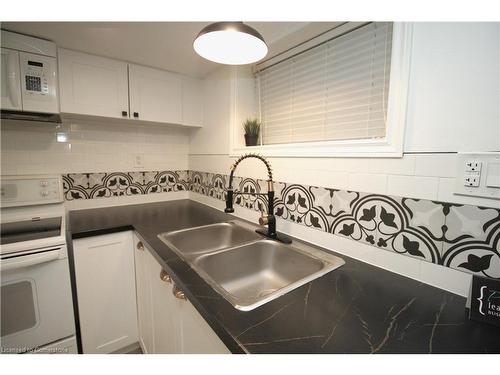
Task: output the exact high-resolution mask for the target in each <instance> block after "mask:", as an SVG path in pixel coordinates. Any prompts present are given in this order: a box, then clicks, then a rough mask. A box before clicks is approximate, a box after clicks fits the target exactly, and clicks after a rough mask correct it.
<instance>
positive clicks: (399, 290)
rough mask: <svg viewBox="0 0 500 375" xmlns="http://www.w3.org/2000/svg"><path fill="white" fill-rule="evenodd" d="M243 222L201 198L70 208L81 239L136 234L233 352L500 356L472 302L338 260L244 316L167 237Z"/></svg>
mask: <svg viewBox="0 0 500 375" xmlns="http://www.w3.org/2000/svg"><path fill="white" fill-rule="evenodd" d="M230 219H234V217H233V216H230V215H227V214H225V213H223V212H221V211H218V210H216V209H213V208H211V207H208V206H205V205H203V204H200V203H197V202H194V201H191V200H177V201H169V202H161V203H148V204H140V205H128V206H118V207H112V208H109V207H108V208H99V209H86V210H78V211H70V213H69V231H70V233H71V236H72V238H73V239H76V238H82V237H87V236H92V235H98V234H104V233H111V232H116V231H122V230H129V229H134V230H136V231H137V232H138V234H139V235H140V236H141V237H142V238H143V239H144V240H145V241H146V243H147V245H148V246H149V247H150V248H151V249H153V255H154V256H155V257H156V259H157V260H158V261H159V262H160V263H161V264H162V266H163V267H164V268H165V270H166V271H167V272H168V273H169V274H170V275H171V276H172V278H173V280H174V282H175V283H176V284H177V285H178V286H179V287H180V288H181V289H182V290H183V291H184V293H185V294H186V296H187V298H188V299H189V301H190V302H191V303H192V304H193V305H194V306H195V307H196V309H197V310H198V311H199V313H200V314H201V315H202V316H203V317H204V318H205V320H206V321H207V322H208V324H209V325H210V326H211V327H212V329H213V330H214V331H215V332H216V333H217V334H218V336H219V337H220V338H221V340H222V341H223V342H224V343H225V344H226V346H227V347H228V348H229V349H230V350H231V351H232V352H233V353H500V327H494V326H491V325H487V324H484V323H479V322H475V321H471V320H469V319H468V316H467V310H466V309H465V298H463V297H460V296H457V295H455V294H452V293H449V292H446V291H443V290H441V289H438V288H434V287H432V286H429V285H426V284H423V283H420V282H418V281H415V280H413V279H409V278H406V277H403V276H400V275H397V274H394V273H392V272H389V271H386V270H383V269H380V268H378V267H375V266H372V265H369V264H366V263H363V262H360V261H358V260H355V259H352V258H349V257H347V256H344V255H342V254H337V255H338V256H340V257H341V258H343V259H344V260H345V261H346V264H345V265H344V266H342V267H340V268H339V269H336V270H334V271H332V272H330V273H328V274H326V275H325V276H323V277H321V278H318V279H316V280H314V281H312V282H310V283H308V284H305V285H304V286H302V287H300V288H297V289H295V290H294V291H292V292H289V293H287V294H286V295H284V296H282V297H280V298H277V299H276V300H274V301H272V302H269V303H267V304H265V305H263V306H261V307H259V308H257V309H255V310H252V311H249V312H243V311H239V310H236V309H235V308H234V307H233V306H232V305H231V304H230V303H229V302H227V301H225V300H224V299H223V298H222V297H221V296H220V295H219V294H218V293H217V292H216V291H214V290H213V289H212V288H211V287H210V286H209V285H208V284H207V283H206V282H205V281H204V280H203V279H202V278H201V277H200V276H198V274H197V273H196V272H195V271H194V270H192V269H191V267H190V266H189V265H188V264H187V263H185V262H184V261H183V260H181V259H180V258H179V257H178V256H177V255H176V254H175V253H174V252H173V251H172V250H170V249H169V247H168V246H167V245H165V244H164V243H163V242H162V241H160V239H158V237H157V235H158V234H159V233H162V232H166V231H171V230H177V229H183V228H189V227H195V226H199V225H205V224H210V223H215V222H221V221H227V220H230Z"/></svg>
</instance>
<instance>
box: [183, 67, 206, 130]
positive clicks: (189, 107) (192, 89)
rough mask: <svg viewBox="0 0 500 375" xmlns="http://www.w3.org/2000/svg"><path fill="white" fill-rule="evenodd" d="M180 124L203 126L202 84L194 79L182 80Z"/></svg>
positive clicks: (185, 78) (186, 78) (184, 78)
mask: <svg viewBox="0 0 500 375" xmlns="http://www.w3.org/2000/svg"><path fill="white" fill-rule="evenodd" d="M182 124H183V125H188V126H203V82H202V81H201V80H199V79H196V78H191V77H186V76H184V77H183V78H182Z"/></svg>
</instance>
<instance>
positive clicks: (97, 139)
mask: <svg viewBox="0 0 500 375" xmlns="http://www.w3.org/2000/svg"><path fill="white" fill-rule="evenodd" d="M58 135H59V140H60V141H58ZM61 136H62V137H66V140H64V139H61ZM1 138H2V139H1V159H2V160H1V169H2V170H1V173H2V174H3V175H8V174H41V173H54V174H61V173H85V172H86V173H88V172H129V171H144V170H185V169H187V168H188V150H189V132H188V130H185V129H181V128H172V127H162V126H144V125H129V124H107V123H106V122H105V121H103V122H100V123H96V122H93V123H85V124H83V123H80V124H76V123H65V124H63V125H61V126H59V127H56V125H53V124H44V123H22V124H20V123H17V122H12V121H3V120H2V128H1ZM135 154H140V155H142V156H143V164H144V166H143V167H141V168H136V167H134V155H135Z"/></svg>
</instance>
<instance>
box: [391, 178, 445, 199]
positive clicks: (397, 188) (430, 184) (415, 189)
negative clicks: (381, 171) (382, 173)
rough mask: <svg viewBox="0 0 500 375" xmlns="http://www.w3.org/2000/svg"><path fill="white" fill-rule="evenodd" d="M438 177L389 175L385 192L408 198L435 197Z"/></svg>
mask: <svg viewBox="0 0 500 375" xmlns="http://www.w3.org/2000/svg"><path fill="white" fill-rule="evenodd" d="M438 186H439V179H438V178H437V177H417V176H397V175H389V176H388V182H387V194H389V195H396V196H399V197H408V198H423V199H434V200H435V199H437V196H438Z"/></svg>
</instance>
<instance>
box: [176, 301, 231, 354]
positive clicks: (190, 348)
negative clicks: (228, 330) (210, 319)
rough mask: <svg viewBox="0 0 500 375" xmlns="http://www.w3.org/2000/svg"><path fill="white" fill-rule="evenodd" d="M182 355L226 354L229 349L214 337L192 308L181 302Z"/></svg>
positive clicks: (187, 303) (206, 324) (209, 328)
mask: <svg viewBox="0 0 500 375" xmlns="http://www.w3.org/2000/svg"><path fill="white" fill-rule="evenodd" d="M180 318H181V331H182V353H186V354H228V353H230V351H229V349H228V348H227V347H226V345H224V343H223V342H222V341H221V339H220V338H219V337H218V336H217V335H216V333H215V332H214V331H213V330H212V328H211V327H210V326H209V325H208V323H207V322H206V321H205V319H203V318H202V316H201V315H200V314H199V313H198V311H196V309H195V308H194V306H193V305H192V304H191V303H190V302H189V301H188V300H183V301H182V304H181V309H180Z"/></svg>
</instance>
